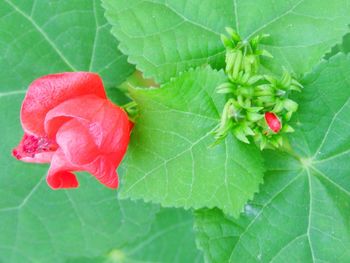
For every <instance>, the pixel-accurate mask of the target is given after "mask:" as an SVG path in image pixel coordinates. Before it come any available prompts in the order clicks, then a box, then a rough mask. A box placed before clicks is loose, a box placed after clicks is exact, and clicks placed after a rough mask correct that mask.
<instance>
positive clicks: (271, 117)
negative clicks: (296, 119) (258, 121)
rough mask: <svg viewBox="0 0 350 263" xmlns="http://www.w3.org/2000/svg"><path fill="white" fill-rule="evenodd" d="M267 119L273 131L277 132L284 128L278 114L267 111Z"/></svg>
mask: <svg viewBox="0 0 350 263" xmlns="http://www.w3.org/2000/svg"><path fill="white" fill-rule="evenodd" d="M265 121H266V123H267V125H268V126H269V128H270V129H271V130H272V131H273V132H276V133H277V132H279V131H280V129H281V128H282V125H281V121H280V120H279V119H278V117H277V116H276V114H274V113H273V112H266V113H265Z"/></svg>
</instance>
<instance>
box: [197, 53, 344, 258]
mask: <svg viewBox="0 0 350 263" xmlns="http://www.w3.org/2000/svg"><path fill="white" fill-rule="evenodd" d="M349 69H350V56H345V55H344V54H339V55H336V56H335V57H333V58H331V59H330V60H329V61H324V62H322V63H321V64H320V65H319V66H317V67H316V68H315V69H314V70H313V73H312V74H310V75H308V76H307V77H306V78H305V79H304V81H303V85H304V87H305V89H304V91H303V93H302V94H301V95H300V97H299V99H298V102H299V105H300V108H299V111H298V114H297V118H295V119H294V127H296V132H295V133H294V134H293V135H291V136H290V141H291V145H292V148H293V149H294V150H295V152H291V151H290V152H287V153H282V152H270V151H268V152H266V153H265V160H266V164H267V166H268V167H267V168H268V171H267V173H266V176H265V177H264V182H265V183H264V185H263V187H261V190H260V193H259V194H258V195H257V196H256V197H255V199H254V201H253V202H250V203H249V204H248V205H246V206H245V211H244V213H243V214H242V215H241V217H240V219H239V220H235V219H233V218H230V217H228V216H226V215H224V214H223V213H222V212H221V211H219V210H202V211H199V212H198V213H197V218H196V229H197V231H198V244H199V246H200V247H201V248H202V249H203V250H204V251H205V255H206V258H207V259H208V261H209V262H244V263H247V262H305V263H307V262H337V263H341V262H344V263H345V262H349V261H350V221H349V218H350V212H349V211H350V210H349V208H350V178H349V173H350V164H349V157H350V136H349V132H348V131H349V123H350V74H349V73H350V70H349Z"/></svg>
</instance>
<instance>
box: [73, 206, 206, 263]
mask: <svg viewBox="0 0 350 263" xmlns="http://www.w3.org/2000/svg"><path fill="white" fill-rule="evenodd" d="M145 262H147V263H160V262H162V263H183V262H191V263H192V262H193V263H199V262H203V255H202V253H201V252H200V251H199V250H197V249H196V245H195V239H194V231H193V216H192V214H191V212H188V211H187V212H186V211H184V210H183V209H174V208H162V209H161V211H160V212H159V213H157V215H156V220H154V222H153V223H152V225H151V231H150V232H149V233H148V234H147V236H145V237H144V238H143V239H141V238H139V239H138V240H137V241H136V242H135V243H133V244H129V245H126V246H124V247H123V248H122V249H121V250H120V249H115V250H112V251H111V252H110V253H108V254H107V255H105V256H100V257H96V258H88V257H80V258H71V259H70V260H68V261H67V263H145Z"/></svg>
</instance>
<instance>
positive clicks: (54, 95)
mask: <svg viewBox="0 0 350 263" xmlns="http://www.w3.org/2000/svg"><path fill="white" fill-rule="evenodd" d="M87 94H94V95H96V96H98V97H100V98H106V93H105V91H104V88H103V83H102V80H101V78H100V77H99V76H98V75H97V74H93V73H88V72H68V73H62V74H53V75H47V76H44V77H41V78H39V79H37V80H35V81H34V82H33V83H32V84H31V85H30V87H29V89H28V91H27V94H26V97H25V98H24V101H23V104H22V109H21V122H22V126H23V128H24V130H25V132H27V133H31V134H36V135H37V136H44V135H45V131H44V119H45V116H46V113H47V112H48V111H49V110H51V109H52V108H54V107H56V106H57V105H58V104H60V103H62V102H63V101H66V100H68V99H72V98H75V97H78V96H83V95H87Z"/></svg>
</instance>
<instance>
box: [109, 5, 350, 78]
mask: <svg viewBox="0 0 350 263" xmlns="http://www.w3.org/2000/svg"><path fill="white" fill-rule="evenodd" d="M103 3H104V6H105V8H106V17H107V18H108V20H109V22H110V23H111V24H112V25H113V31H112V32H113V33H114V35H115V36H116V37H117V39H118V40H120V42H121V44H120V48H121V50H122V51H123V52H124V53H125V54H127V55H128V56H129V61H130V62H132V63H135V64H136V65H137V67H138V68H139V69H140V70H141V71H143V72H145V73H146V75H147V76H150V77H153V78H156V79H157V80H158V81H160V82H164V81H166V80H169V79H170V78H171V77H173V76H175V75H177V74H178V73H179V72H182V71H185V70H186V69H189V68H190V67H195V66H198V65H202V64H206V63H210V64H211V65H212V66H213V67H214V68H218V67H222V65H223V60H224V47H223V45H222V44H221V41H220V34H221V33H223V32H224V28H225V27H226V26H231V27H233V28H235V29H236V30H237V31H238V32H239V33H240V34H241V36H242V37H244V38H249V37H251V36H253V35H256V34H262V33H268V34H270V35H271V37H270V38H269V39H268V41H267V42H266V43H265V45H266V49H268V50H269V51H270V52H271V53H272V54H273V55H274V59H273V60H271V59H269V60H266V61H264V65H265V66H266V67H267V68H269V69H271V70H273V71H275V72H278V71H279V70H280V69H281V68H282V66H283V67H284V68H287V69H289V70H291V71H294V72H295V73H297V74H303V73H305V72H307V71H309V70H310V69H311V67H312V66H313V65H315V64H316V63H318V61H319V60H320V58H321V57H322V56H323V54H324V53H325V52H326V51H328V50H330V48H331V47H332V46H333V45H335V44H336V43H338V42H339V41H340V40H341V37H342V36H343V35H344V34H345V33H346V32H347V31H348V27H347V25H348V24H349V23H350V17H349V13H350V1H349V0H334V1H328V0H321V1H320V0H297V1H286V0H283V1H273V0H259V1H256V0H233V1H232V0H214V1H213V0H205V1H203V0H192V1H187V0H178V1H167V0H147V1H143V0H131V1H130V0H119V1H116V0H103Z"/></svg>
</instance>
